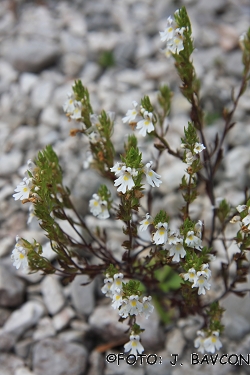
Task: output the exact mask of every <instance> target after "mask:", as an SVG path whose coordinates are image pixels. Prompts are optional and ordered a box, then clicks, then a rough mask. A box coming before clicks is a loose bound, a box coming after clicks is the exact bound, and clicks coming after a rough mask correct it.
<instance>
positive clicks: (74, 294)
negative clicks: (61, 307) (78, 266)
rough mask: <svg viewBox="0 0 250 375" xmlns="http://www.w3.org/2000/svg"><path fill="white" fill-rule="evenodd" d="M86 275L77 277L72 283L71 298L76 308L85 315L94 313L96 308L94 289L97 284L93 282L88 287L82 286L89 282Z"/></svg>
mask: <svg viewBox="0 0 250 375" xmlns="http://www.w3.org/2000/svg"><path fill="white" fill-rule="evenodd" d="M88 280H89V278H88V276H86V275H81V276H77V277H76V278H75V279H74V281H73V282H72V283H71V298H72V303H73V306H74V308H75V309H76V311H77V312H79V313H80V314H83V315H89V314H91V313H92V311H93V309H94V306H95V299H94V287H95V282H94V281H92V282H91V283H90V284H88V285H81V284H83V283H86V282H88Z"/></svg>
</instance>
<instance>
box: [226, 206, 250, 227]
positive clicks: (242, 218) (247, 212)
mask: <svg viewBox="0 0 250 375" xmlns="http://www.w3.org/2000/svg"><path fill="white" fill-rule="evenodd" d="M236 210H237V211H238V212H239V214H240V215H236V216H234V217H233V218H232V219H231V220H230V223H232V224H234V223H237V222H239V223H241V231H243V232H244V233H247V232H249V231H250V207H248V206H247V205H245V204H239V205H238V206H237V207H236Z"/></svg>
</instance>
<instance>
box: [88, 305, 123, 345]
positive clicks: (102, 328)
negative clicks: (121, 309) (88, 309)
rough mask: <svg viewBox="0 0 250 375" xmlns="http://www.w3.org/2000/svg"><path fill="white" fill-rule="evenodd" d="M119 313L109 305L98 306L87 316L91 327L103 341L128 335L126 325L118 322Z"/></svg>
mask: <svg viewBox="0 0 250 375" xmlns="http://www.w3.org/2000/svg"><path fill="white" fill-rule="evenodd" d="M118 319H119V315H118V312H117V311H116V310H114V309H113V307H112V306H111V305H108V306H98V307H96V308H95V310H94V311H93V313H92V315H91V316H90V318H89V325H90V327H91V329H92V330H93V331H94V332H95V333H97V334H98V335H99V336H100V338H102V339H103V340H105V341H111V340H119V341H120V340H121V339H122V338H124V339H126V338H127V337H128V335H127V333H126V331H127V329H128V326H127V325H126V324H125V323H120V322H118Z"/></svg>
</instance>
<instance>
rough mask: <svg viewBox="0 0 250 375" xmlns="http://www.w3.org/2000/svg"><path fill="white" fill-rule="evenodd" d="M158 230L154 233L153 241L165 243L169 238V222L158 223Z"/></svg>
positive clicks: (158, 243) (157, 243)
mask: <svg viewBox="0 0 250 375" xmlns="http://www.w3.org/2000/svg"><path fill="white" fill-rule="evenodd" d="M156 228H157V231H156V232H155V233H154V235H153V243H155V244H156V245H161V244H165V243H166V242H167V240H168V223H158V224H157V225H156Z"/></svg>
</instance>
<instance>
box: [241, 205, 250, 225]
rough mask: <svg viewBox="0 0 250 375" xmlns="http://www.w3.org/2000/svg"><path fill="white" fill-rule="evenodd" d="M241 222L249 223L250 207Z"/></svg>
mask: <svg viewBox="0 0 250 375" xmlns="http://www.w3.org/2000/svg"><path fill="white" fill-rule="evenodd" d="M242 223H243V224H244V225H249V224H250V208H249V209H248V215H247V216H245V217H244V219H242Z"/></svg>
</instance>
